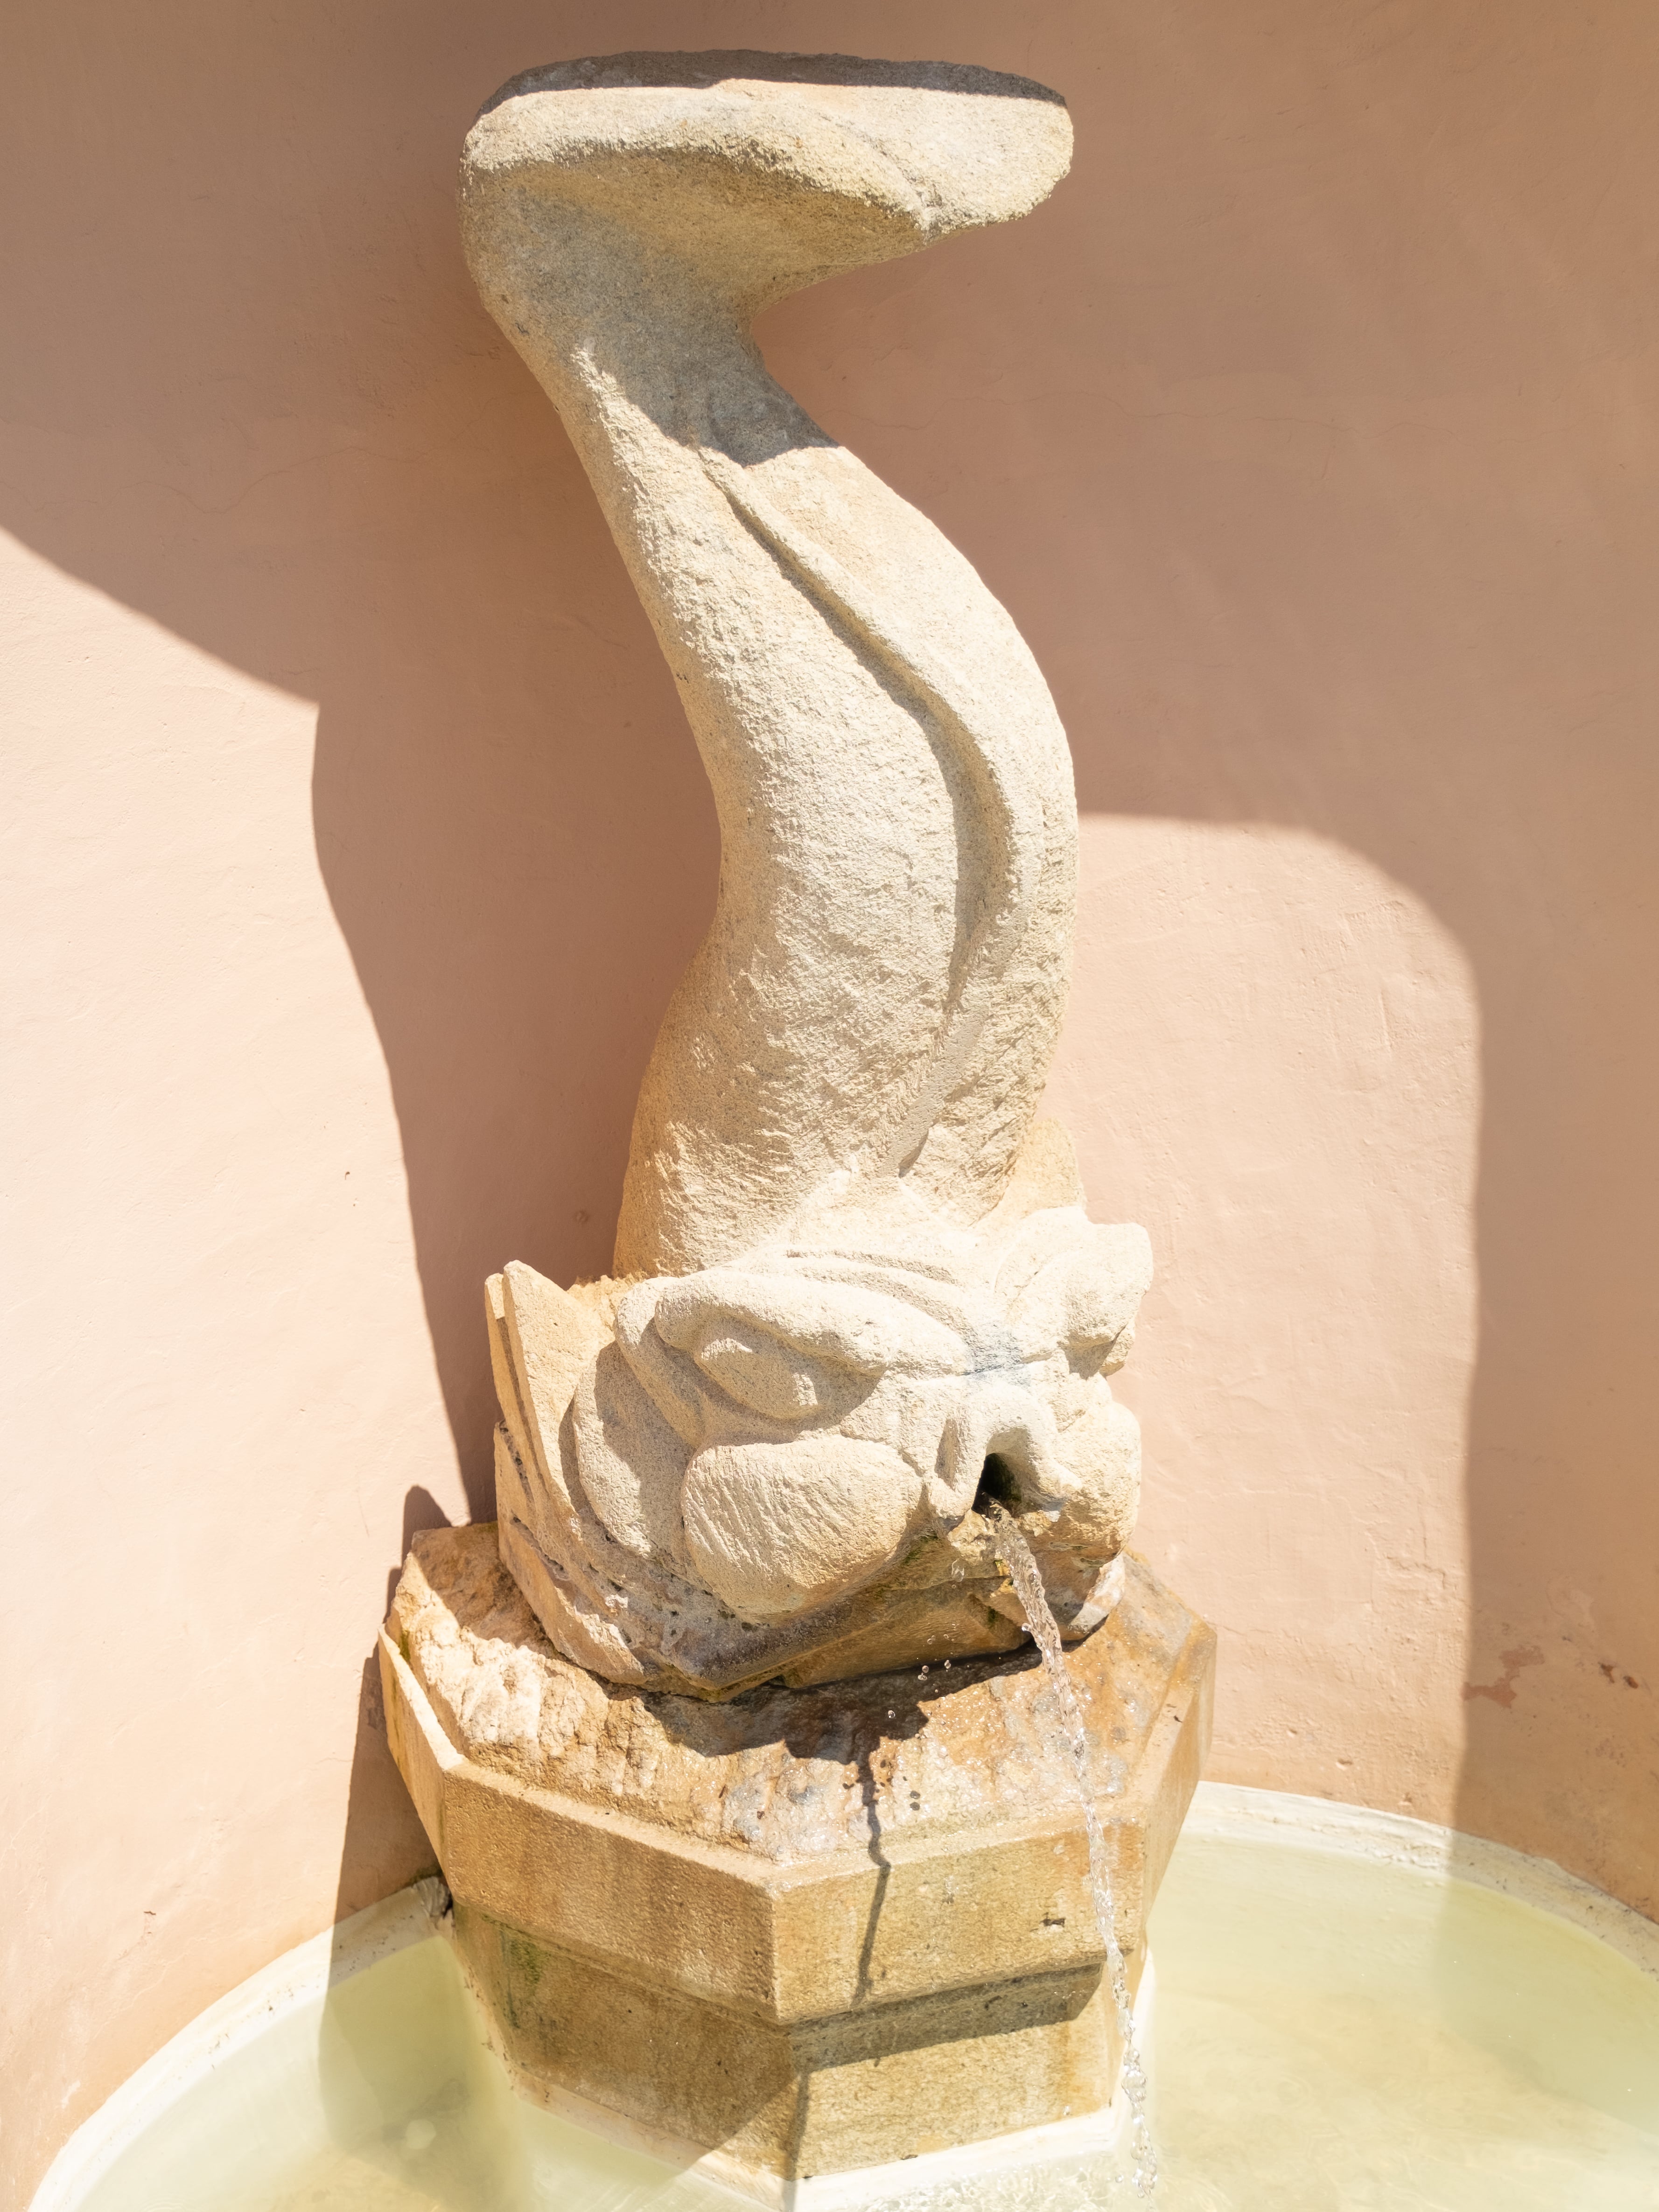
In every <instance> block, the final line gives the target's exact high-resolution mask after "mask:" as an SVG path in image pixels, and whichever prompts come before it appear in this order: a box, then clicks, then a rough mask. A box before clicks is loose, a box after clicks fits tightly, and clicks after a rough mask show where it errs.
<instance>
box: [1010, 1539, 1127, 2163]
mask: <svg viewBox="0 0 1659 2212" xmlns="http://www.w3.org/2000/svg"><path fill="white" fill-rule="evenodd" d="M984 1510H985V1512H986V1515H987V1518H988V1519H989V1521H990V1522H991V1523H992V1526H993V1528H994V1529H995V1531H996V1542H997V1547H998V1552H999V1554H1000V1558H1001V1560H1002V1564H1003V1565H1005V1566H1006V1568H1007V1570H1008V1579H1009V1581H1010V1582H1012V1584H1013V1586H1014V1591H1015V1594H1016V1595H1017V1596H1018V1599H1019V1602H1020V1605H1021V1607H1022V1608H1023V1610H1024V1614H1025V1625H1026V1626H1027V1627H1028V1628H1029V1629H1030V1632H1031V1640H1032V1641H1033V1643H1034V1644H1036V1648H1037V1650H1038V1651H1039V1652H1040V1653H1041V1655H1042V1664H1043V1668H1044V1669H1045V1670H1046V1672H1047V1674H1048V1680H1049V1682H1050V1683H1051V1684H1052V1686H1053V1688H1054V1696H1055V1699H1056V1700H1057V1701H1058V1703H1059V1705H1060V1727H1061V1733H1062V1735H1064V1738H1065V1741H1066V1749H1067V1750H1068V1751H1069V1752H1070V1753H1071V1755H1072V1764H1073V1766H1074V1767H1075V1769H1076V1771H1077V1790H1078V1796H1079V1799H1080V1800H1081V1802H1082V1806H1083V1826H1084V1832H1085V1835H1086V1836H1087V1837H1088V1839H1089V1890H1090V1894H1091V1897H1092V1899H1093V1900H1094V1908H1095V1918H1096V1920H1097V1923H1099V1927H1100V1936H1101V1941H1102V1942H1103V1943H1104V1945H1105V1946H1106V1973H1107V1978H1108V1979H1109V1982H1110V1984H1111V1990H1112V2002H1113V2004H1114V2006H1115V2008H1116V2011H1117V2026H1118V2033H1119V2034H1120V2035H1121V2037H1122V2039H1123V2060H1122V2065H1121V2071H1120V2078H1121V2081H1122V2083H1123V2093H1124V2095H1125V2097H1126V2098H1127V2100H1128V2106H1129V2126H1130V2136H1129V2142H1130V2151H1131V2154H1132V2156H1133V2160H1134V2183H1135V2187H1136V2188H1137V2189H1138V2190H1139V2192H1140V2194H1141V2195H1142V2196H1143V2197H1150V2196H1151V2195H1152V2192H1153V2191H1154V2190H1155V2189H1156V2188H1157V2187H1158V2153H1157V2150H1156V2148H1155V2147H1154V2145H1153V2142H1152V2128H1151V2125H1150V2124H1149V2123H1148V2121H1147V2118H1146V2070H1145V2069H1144V2068H1143V2067H1142V2065H1141V2063H1140V2050H1139V2044H1138V2042H1137V2040H1136V2037H1135V2018H1134V2008H1133V2005H1132V2004H1131V2003H1130V2002H1129V1976H1128V1970H1127V1966H1125V1963H1124V1958H1123V1947H1122V1945H1121V1943H1120V1942H1118V1940H1117V1905H1116V1901H1115V1899H1114V1897H1113V1894H1112V1867H1111V1861H1110V1859H1109V1857H1108V1856H1107V1851H1106V1835H1105V1831H1104V1830H1103V1828H1102V1826H1101V1825H1100V1814H1099V1813H1098V1812H1097V1809H1096V1807H1095V1791H1094V1783H1093V1777H1092V1775H1091V1771H1090V1761H1089V1736H1088V1731H1087V1729H1085V1725H1084V1720H1083V1708H1082V1707H1081V1706H1080V1705H1079V1703H1078V1701H1077V1692H1076V1691H1075V1690H1074V1689H1073V1687H1072V1678H1071V1676H1070V1675H1069V1674H1067V1673H1066V1660H1065V1655H1064V1653H1063V1651H1062V1650H1061V1647H1060V1623H1059V1622H1058V1621H1057V1620H1055V1619H1054V1612H1053V1608H1052V1607H1050V1605H1049V1603H1048V1595H1047V1593H1046V1592H1045V1591H1044V1589H1043V1587H1042V1575H1041V1574H1040V1573H1039V1572H1038V1570H1037V1563H1036V1560H1035V1559H1033V1558H1032V1556H1031V1549H1030V1545H1029V1544H1027V1542H1026V1541H1025V1539H1024V1536H1023V1535H1022V1534H1020V1531H1019V1524H1018V1522H1017V1521H1016V1520H1015V1519H1014V1517H1013V1516H1012V1514H1011V1513H1010V1512H1009V1511H1008V1510H1007V1508H1006V1506H1005V1505H1003V1504H1001V1503H1000V1500H998V1499H997V1498H990V1497H987V1498H986V1499H985V1501H984Z"/></svg>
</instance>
